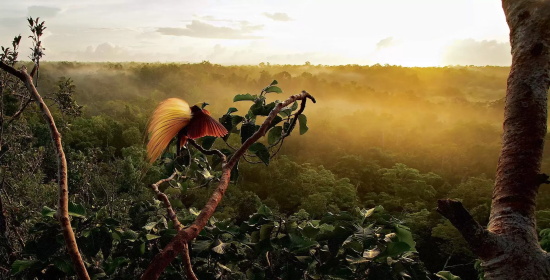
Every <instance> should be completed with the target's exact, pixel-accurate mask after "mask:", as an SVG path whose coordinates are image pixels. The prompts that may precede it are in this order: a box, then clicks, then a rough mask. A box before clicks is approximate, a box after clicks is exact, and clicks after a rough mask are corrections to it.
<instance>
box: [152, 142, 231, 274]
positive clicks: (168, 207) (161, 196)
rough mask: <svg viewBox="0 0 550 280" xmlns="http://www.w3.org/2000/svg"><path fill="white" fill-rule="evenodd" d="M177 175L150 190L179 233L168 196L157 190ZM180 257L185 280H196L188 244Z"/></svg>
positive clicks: (178, 224) (179, 225) (174, 213)
mask: <svg viewBox="0 0 550 280" xmlns="http://www.w3.org/2000/svg"><path fill="white" fill-rule="evenodd" d="M193 142H194V141H193ZM201 148H202V147H201ZM222 155H223V154H222ZM177 174H178V172H177V171H174V173H172V175H170V177H168V178H165V179H161V180H159V181H158V182H156V183H154V184H152V185H151V189H152V190H153V192H155V194H156V195H157V198H158V199H159V200H160V201H162V202H163V203H164V207H166V213H167V215H168V217H169V218H170V220H171V221H172V223H173V224H174V229H176V230H177V231H180V230H181V228H182V225H181V223H180V221H179V220H178V216H177V215H176V212H175V211H174V208H172V204H171V203H170V200H169V199H168V196H166V194H164V193H163V192H161V191H160V190H159V186H160V185H161V184H162V183H165V182H169V181H172V180H173V179H174V178H175V177H176V175H177ZM182 257H183V265H184V267H185V274H186V275H187V279H191V280H197V276H195V273H194V272H193V266H192V265H191V257H190V256H189V243H187V242H186V243H185V244H184V245H183V252H182Z"/></svg>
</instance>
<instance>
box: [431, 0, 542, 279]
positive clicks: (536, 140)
mask: <svg viewBox="0 0 550 280" xmlns="http://www.w3.org/2000/svg"><path fill="white" fill-rule="evenodd" d="M502 7H503V9H504V13H505V15H506V21H507V23H508V26H509V27H510V44H511V46H512V67H511V69H510V75H509V77H508V85H507V91H506V105H505V110H504V126H503V128H504V133H503V136H502V150H501V154H500V158H499V161H498V166H497V173H496V179H495V186H494V189H493V197H492V205H491V215H490V219H489V225H488V228H487V229H485V228H483V227H481V226H480V225H479V224H478V223H477V222H475V221H474V220H473V219H472V217H471V215H470V214H469V213H468V212H467V211H466V210H465V209H464V208H463V207H462V205H461V204H460V203H459V202H456V201H451V200H441V201H439V204H438V211H439V212H440V213H441V214H443V215H444V216H445V217H447V218H448V219H449V220H450V221H451V222H452V223H453V225H454V226H455V227H456V228H457V229H458V230H459V231H460V232H461V233H462V235H463V236H464V238H465V239H466V241H467V242H468V244H469V245H470V248H471V249H472V251H473V252H474V253H475V254H476V255H477V256H478V257H479V258H480V259H481V260H482V267H483V270H484V273H485V278H486V279H550V260H549V257H548V254H547V253H546V252H544V251H543V250H542V249H541V247H540V245H539V243H538V239H537V231H536V221H535V201H536V196H537V192H538V188H539V186H540V184H541V183H543V182H545V181H546V180H547V179H548V177H547V176H545V175H542V174H539V173H540V166H541V159H542V152H543V147H544V138H545V136H546V123H547V94H548V88H549V86H550V75H549V74H550V53H549V50H550V0H503V1H502Z"/></svg>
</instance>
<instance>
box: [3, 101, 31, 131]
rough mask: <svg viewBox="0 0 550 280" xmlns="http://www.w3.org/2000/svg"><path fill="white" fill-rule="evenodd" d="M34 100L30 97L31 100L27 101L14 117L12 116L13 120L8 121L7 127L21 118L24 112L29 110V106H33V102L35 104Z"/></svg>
mask: <svg viewBox="0 0 550 280" xmlns="http://www.w3.org/2000/svg"><path fill="white" fill-rule="evenodd" d="M33 101H34V100H33V99H32V98H30V97H29V99H27V101H25V102H24V103H22V105H21V107H20V108H19V110H17V112H15V114H13V116H11V118H10V119H9V120H8V123H7V124H6V126H9V125H10V124H11V123H12V122H13V121H14V120H16V119H17V118H19V116H20V115H21V114H22V113H23V111H25V109H26V108H27V106H29V104H31V102H33Z"/></svg>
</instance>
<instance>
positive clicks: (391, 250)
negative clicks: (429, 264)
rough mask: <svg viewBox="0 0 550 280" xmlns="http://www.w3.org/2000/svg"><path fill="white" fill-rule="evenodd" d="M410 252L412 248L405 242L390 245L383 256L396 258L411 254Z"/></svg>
mask: <svg viewBox="0 0 550 280" xmlns="http://www.w3.org/2000/svg"><path fill="white" fill-rule="evenodd" d="M410 250H411V247H410V246H409V244H407V243H405V242H392V243H389V244H388V247H386V251H385V252H384V254H383V255H384V256H388V257H391V258H395V257H397V256H399V255H401V254H403V253H405V252H409V251H410Z"/></svg>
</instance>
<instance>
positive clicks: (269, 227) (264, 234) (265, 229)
mask: <svg viewBox="0 0 550 280" xmlns="http://www.w3.org/2000/svg"><path fill="white" fill-rule="evenodd" d="M274 228H275V225H274V224H273V223H268V224H265V225H262V226H261V227H260V241H264V240H270V239H271V232H272V231H273V229H274Z"/></svg>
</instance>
